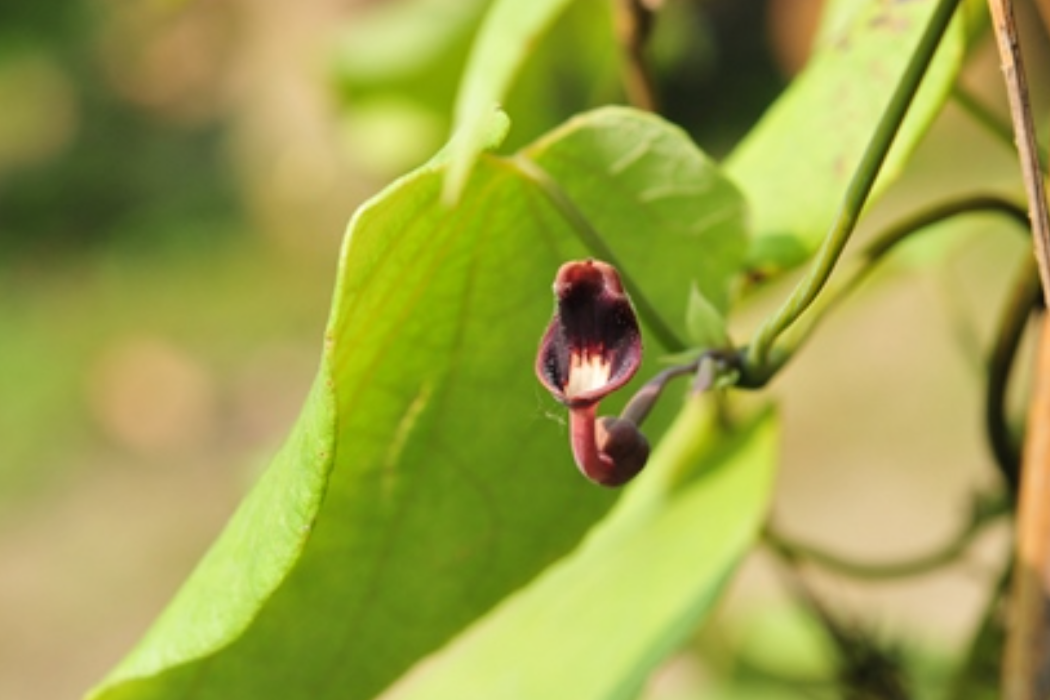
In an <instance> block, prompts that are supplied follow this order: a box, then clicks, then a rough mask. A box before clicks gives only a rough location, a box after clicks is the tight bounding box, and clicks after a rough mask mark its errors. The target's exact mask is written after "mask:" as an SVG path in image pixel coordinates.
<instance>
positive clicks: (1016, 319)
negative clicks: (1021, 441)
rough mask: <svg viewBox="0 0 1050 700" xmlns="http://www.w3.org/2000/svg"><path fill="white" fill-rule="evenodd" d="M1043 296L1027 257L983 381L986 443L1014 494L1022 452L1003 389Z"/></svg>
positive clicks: (1035, 268) (1033, 265)
mask: <svg viewBox="0 0 1050 700" xmlns="http://www.w3.org/2000/svg"><path fill="white" fill-rule="evenodd" d="M1042 298H1043V290H1042V287H1041V286H1040V283H1039V266H1038V265H1037V264H1036V262H1035V258H1032V257H1028V258H1026V260H1025V264H1024V267H1023V269H1022V270H1021V272H1020V274H1019V275H1018V278H1017V281H1016V282H1015V283H1014V288H1013V289H1012V290H1011V292H1010V297H1009V299H1007V302H1006V309H1005V310H1004V312H1003V313H1002V314H1001V316H1000V318H1001V320H1000V322H999V328H998V331H997V332H996V336H995V344H994V345H993V346H992V351H991V353H990V354H989V356H988V365H987V371H988V380H987V381H988V383H987V384H986V385H985V401H984V424H985V431H986V432H987V434H988V444H989V445H990V446H991V449H992V454H993V455H994V456H995V461H996V463H997V464H998V465H999V471H1000V472H1001V473H1002V475H1003V480H1004V481H1005V482H1006V486H1007V488H1008V489H1009V491H1010V494H1011V495H1012V496H1014V497H1016V495H1017V493H1018V489H1019V488H1020V481H1021V454H1020V449H1019V447H1018V443H1017V439H1016V438H1015V436H1014V435H1013V434H1012V433H1011V430H1010V425H1009V422H1008V421H1007V418H1006V391H1007V388H1008V387H1009V380H1010V374H1011V371H1012V369H1013V365H1014V360H1015V358H1016V357H1017V349H1018V347H1019V346H1020V344H1021V337H1022V336H1023V335H1024V330H1025V327H1026V326H1027V325H1028V319H1029V318H1030V317H1031V315H1032V311H1033V310H1034V309H1036V308H1038V306H1039V304H1040V302H1041V301H1042Z"/></svg>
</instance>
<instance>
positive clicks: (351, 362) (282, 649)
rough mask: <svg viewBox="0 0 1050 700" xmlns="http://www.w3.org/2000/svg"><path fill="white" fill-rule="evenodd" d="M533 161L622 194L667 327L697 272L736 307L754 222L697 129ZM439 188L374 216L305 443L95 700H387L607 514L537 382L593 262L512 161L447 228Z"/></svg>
mask: <svg viewBox="0 0 1050 700" xmlns="http://www.w3.org/2000/svg"><path fill="white" fill-rule="evenodd" d="M640 144H642V146H640ZM529 155H531V156H533V157H535V158H537V160H538V161H540V162H541V163H542V164H543V165H544V167H547V168H548V169H549V170H550V171H551V172H556V173H557V176H558V179H559V182H560V183H561V184H562V185H563V186H564V187H565V189H566V190H567V191H570V192H572V193H573V196H574V197H576V198H578V199H577V202H576V203H577V205H578V206H579V207H580V208H581V209H583V210H584V211H587V212H588V213H590V212H600V210H601V208H602V206H603V203H606V202H607V201H608V192H609V191H612V189H613V188H615V189H616V191H618V192H619V194H620V195H622V199H623V201H621V202H618V203H617V211H618V212H619V213H620V214H621V215H622V217H623V221H617V222H609V226H608V228H607V229H606V228H602V232H603V234H605V235H606V236H607V238H608V242H609V244H610V245H611V246H612V247H613V248H614V249H615V250H617V251H619V250H621V249H622V250H624V251H627V252H629V253H630V255H629V256H626V257H625V259H626V260H627V265H628V268H629V269H630V270H632V271H637V273H638V275H639V276H641V274H643V273H645V274H651V273H652V271H662V270H678V271H681V272H677V273H676V274H674V275H672V274H666V277H667V278H668V280H672V281H673V283H672V281H668V280H661V282H662V283H661V284H659V285H655V286H654V288H653V291H652V293H651V296H652V298H653V300H654V302H655V303H657V304H658V305H659V306H661V307H663V306H664V305H667V306H668V307H670V308H684V304H685V300H684V295H685V294H686V293H687V291H688V284H689V281H688V280H689V278H690V277H691V276H692V275H691V274H690V273H689V272H688V271H683V270H685V269H686V268H687V267H688V266H687V265H685V264H683V261H684V260H696V261H697V269H698V270H706V271H710V272H713V279H714V280H721V281H722V282H721V283H719V282H710V281H709V282H707V284H708V285H710V286H711V288H712V289H713V290H716V291H717V297H718V298H721V299H725V298H726V297H727V291H726V290H725V289H724V288H722V289H716V288H717V287H718V286H719V284H721V285H722V286H723V287H724V286H725V285H726V284H728V282H727V281H728V279H729V277H730V276H731V275H732V274H733V273H734V272H735V269H736V267H737V266H738V265H739V264H740V261H741V256H742V254H743V250H744V247H745V243H744V240H743V223H742V220H741V214H742V203H741V200H740V197H739V195H738V194H737V193H736V191H735V190H734V189H733V187H732V186H731V185H729V184H728V183H726V182H725V181H723V180H722V179H721V178H720V177H719V176H718V175H717V173H716V172H715V170H714V166H713V165H712V164H711V163H710V161H709V160H707V159H706V158H705V157H703V156H702V154H700V153H699V151H697V150H696V149H695V148H694V147H693V146H692V145H691V144H690V142H689V141H688V139H687V138H686V137H685V136H684V135H683V134H682V133H681V132H680V131H679V130H677V129H675V128H673V127H670V126H669V125H667V124H666V123H664V122H662V121H661V120H659V119H657V118H655V117H652V116H648V115H641V114H638V113H636V112H633V111H632V110H627V109H611V110H600V111H598V112H595V113H593V114H591V115H589V116H585V117H581V118H579V119H578V120H574V122H573V124H572V125H571V126H570V127H567V128H566V129H565V130H564V131H563V132H561V133H560V135H559V134H556V135H553V136H552V137H551V138H549V139H546V140H544V141H543V142H541V143H540V144H538V145H537V146H535V147H534V148H532V149H530V150H529ZM625 163H626V164H627V166H626V167H622V168H619V169H617V168H616V167H614V166H616V165H617V164H625ZM657 163H661V164H662V165H660V168H661V170H660V171H659V172H658V173H655V175H659V176H660V177H661V178H662V180H661V181H662V182H663V184H664V187H665V188H666V189H660V190H658V191H655V192H654V191H651V188H652V187H653V182H652V180H651V179H650V178H651V177H653V176H654V172H653V169H654V168H656V167H657ZM444 174H445V173H444V166H442V165H430V166H427V167H424V168H422V169H420V170H418V171H416V172H414V173H412V174H410V175H408V176H406V177H405V178H403V179H402V180H400V181H399V182H397V183H395V184H394V185H392V186H391V187H390V188H388V189H387V190H386V191H385V192H383V193H382V194H381V195H379V196H378V197H376V198H375V199H373V200H372V201H371V202H370V203H368V204H367V205H366V206H365V207H363V208H362V209H361V210H360V211H359V212H358V213H357V215H355V217H354V220H353V221H352V222H351V225H350V230H349V232H348V237H347V242H346V245H345V248H344V254H343V257H342V260H341V265H340V269H339V275H338V282H337V289H336V294H335V301H334V307H333V311H332V316H331V320H330V323H329V328H328V332H327V337H326V345H325V353H324V360H323V364H322V371H321V373H320V375H319V379H318V383H317V388H316V389H315V391H314V393H313V394H312V395H311V398H310V399H309V401H308V405H307V408H306V410H305V411H304V415H303V418H302V419H301V421H300V427H299V428H298V429H297V431H296V432H295V433H293V436H292V438H291V439H290V440H289V444H288V445H287V446H286V448H285V450H284V451H283V452H282V456H281V457H279V459H278V461H277V463H276V466H275V467H274V468H273V469H272V470H271V471H270V472H268V473H267V475H266V476H265V477H264V479H263V481H262V482H261V483H260V485H259V487H258V488H257V489H256V491H255V492H253V494H252V496H251V497H250V498H249V499H248V501H246V503H245V505H244V507H242V509H241V510H240V511H239V512H238V514H237V516H236V517H235V518H234V521H233V523H232V524H231V526H230V530H228V531H227V533H226V534H224V535H223V537H222V538H221V539H220V540H219V542H218V544H217V545H216V547H215V549H214V550H213V551H212V552H211V553H210V554H209V555H208V557H207V558H206V559H205V560H204V561H203V562H202V565H201V567H200V569H198V571H197V572H196V573H195V574H194V576H193V577H192V578H191V579H190V581H189V583H188V584H187V586H186V587H185V588H184V589H183V591H182V592H181V593H180V594H179V596H178V597H177V599H176V600H175V602H174V603H173V605H172V607H171V608H170V609H169V610H168V611H167V613H166V614H165V615H164V616H163V617H162V618H161V620H160V621H159V622H158V624H157V626H156V627H155V628H154V630H153V631H152V632H151V633H150V634H149V635H148V636H147V637H146V638H145V639H144V640H143V642H142V644H141V645H140V646H139V648H138V649H136V650H135V651H134V652H133V653H132V654H131V655H130V656H129V657H128V658H127V659H126V660H125V662H124V663H123V664H122V665H121V666H119V667H118V668H117V669H116V671H115V672H114V673H113V675H112V676H111V677H110V678H109V679H108V680H107V681H106V682H105V683H104V684H103V685H102V686H101V687H100V688H99V689H98V691H97V692H96V694H95V697H98V698H105V699H106V700H113V699H115V698H182V697H185V694H186V693H188V692H191V689H192V693H193V696H194V697H195V698H197V699H199V700H203V699H207V698H222V699H223V700H229V699H231V698H242V697H243V698H258V697H266V696H273V695H274V694H278V695H279V696H280V697H282V698H288V699H294V698H310V699H311V700H316V699H323V698H335V697H338V698H368V697H372V696H374V695H375V694H376V693H377V692H379V691H380V690H382V689H383V688H384V687H385V686H387V685H388V684H389V683H390V682H392V681H393V680H394V679H395V678H396V677H397V676H398V675H400V674H401V673H402V672H403V671H404V670H405V669H406V668H408V667H409V666H411V665H412V664H413V663H414V662H415V661H416V660H417V659H418V658H420V657H421V656H422V655H424V654H426V653H429V652H431V651H433V650H434V649H435V648H437V647H438V646H440V645H441V644H442V643H444V642H445V641H447V640H448V639H449V638H451V637H453V636H454V635H455V634H457V633H458V632H459V631H460V630H462V629H463V628H464V627H465V626H466V625H468V624H469V623H470V622H472V621H473V620H475V619H476V618H477V617H479V616H481V615H483V614H485V613H486V612H487V611H488V610H489V609H490V608H491V607H492V606H493V605H495V604H496V602H497V601H499V600H500V599H501V598H503V597H504V596H505V595H506V594H507V593H508V592H510V591H512V590H515V589H517V588H519V587H520V586H522V585H523V584H525V583H526V582H527V581H528V580H529V579H530V578H531V577H533V576H534V575H535V574H536V573H537V572H538V571H540V570H542V569H543V568H544V567H546V566H548V565H549V564H550V563H552V562H553V561H555V560H556V559H557V558H558V557H560V556H562V555H563V554H565V553H566V552H567V551H568V550H569V549H571V548H572V547H573V546H574V545H575V544H576V543H577V542H578V540H579V538H580V537H581V535H582V534H583V532H584V531H585V530H586V529H587V527H588V526H589V525H590V524H591V523H593V522H594V521H595V520H596V519H597V518H599V517H600V516H601V515H602V514H603V513H604V512H605V511H606V510H607V509H608V508H609V507H610V506H611V505H612V503H613V500H614V498H615V492H610V491H605V490H602V489H597V488H594V487H593V486H591V485H590V484H589V483H588V482H586V481H585V480H584V479H583V478H581V477H580V476H579V475H578V474H577V473H576V470H575V468H574V467H573V466H572V460H571V456H570V453H569V449H568V445H567V437H566V434H565V429H564V427H563V424H561V425H560V424H559V420H560V418H559V417H560V415H561V412H560V411H558V413H554V414H551V413H550V411H551V410H553V402H552V401H551V400H550V399H549V398H548V397H545V396H542V395H541V391H542V390H541V389H540V388H539V385H538V383H537V382H536V380H535V378H534V377H533V376H532V363H533V359H534V353H535V350H536V344H537V342H538V339H539V335H540V333H541V332H542V329H543V327H544V326H545V324H546V322H547V320H548V319H549V317H550V310H551V305H552V301H551V296H550V284H551V279H552V277H553V274H554V271H555V270H556V269H557V267H558V265H559V264H560V263H561V262H563V261H564V260H566V259H571V258H579V257H582V256H585V255H586V254H587V251H586V250H584V249H583V248H582V246H581V245H580V243H579V242H578V241H577V240H576V239H575V237H574V235H573V233H572V231H571V229H570V228H569V226H568V225H567V224H566V223H565V221H564V220H563V219H562V218H561V217H560V216H559V215H558V214H557V213H556V212H555V211H554V210H553V209H552V207H551V205H550V204H549V202H548V201H547V199H546V198H545V197H544V196H543V195H542V194H541V193H540V192H539V191H538V190H537V189H536V187H535V185H533V184H532V183H531V181H528V180H525V179H523V178H522V177H521V173H520V171H519V170H518V169H516V168H515V167H514V166H513V161H512V160H505V159H501V158H498V157H495V156H486V157H483V158H482V159H481V160H480V161H479V163H478V167H477V168H476V170H475V172H474V174H473V175H472V177H471V179H470V181H469V182H468V184H467V188H466V189H465V190H464V195H463V198H462V199H461V201H460V204H459V205H458V206H457V207H456V208H452V209H450V208H448V207H446V206H445V205H444V204H443V203H442V201H441V188H442V181H443V177H444ZM697 178H699V180H700V181H701V182H705V183H707V187H706V188H705V189H703V190H696V189H695V182H696V179H697ZM580 182H585V183H586V185H579V183H580ZM602 183H605V186H604V187H603V186H602ZM665 192H669V193H671V194H670V195H669V196H663V195H664V193H665ZM687 193H691V195H690V196H687ZM697 207H699V208H700V209H702V210H704V211H725V212H726V214H725V215H724V216H721V217H718V218H717V219H716V220H717V222H718V223H717V230H718V231H719V235H720V236H725V237H727V238H730V239H732V240H733V241H734V242H733V243H731V244H730V243H726V244H722V245H717V246H716V245H714V244H713V242H712V241H711V240H709V236H708V234H707V232H706V231H705V229H703V228H702V227H700V226H698V225H697V224H696V216H695V210H696V208H697ZM683 221H686V222H693V223H692V224H690V225H687V226H684V227H683V224H682V222H683ZM730 221H734V222H735V223H734V224H732V225H730V224H729V222H730ZM596 223H601V222H596ZM643 225H644V226H643ZM633 238H637V239H641V242H639V241H636V240H632V239H633ZM645 241H648V242H649V244H646V243H645ZM657 242H660V244H659V245H656V243H657ZM664 243H666V245H664ZM712 256H713V257H712ZM646 292H647V293H649V290H648V288H647V289H646ZM678 296H681V297H683V298H681V299H679V298H677V297H678ZM679 317H680V316H679ZM652 362H653V360H652V359H650V363H652ZM552 415H553V416H555V418H554V419H553V420H552V419H551V416H552ZM275 474H276V476H275ZM231 533H232V534H231ZM238 533H240V534H238ZM270 533H278V534H279V535H280V536H279V537H277V538H276V539H275V540H273V541H271V535H270ZM252 536H254V539H252V540H251V541H252V542H253V543H254V544H253V545H252V546H245V544H244V541H245V540H246V539H250V538H251V537H252ZM227 582H228V584H229V585H226V584H227ZM278 584H279V585H278ZM275 587H276V588H275Z"/></svg>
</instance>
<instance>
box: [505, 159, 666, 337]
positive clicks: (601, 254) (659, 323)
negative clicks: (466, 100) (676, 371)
mask: <svg viewBox="0 0 1050 700" xmlns="http://www.w3.org/2000/svg"><path fill="white" fill-rule="evenodd" d="M504 162H506V163H507V164H508V165H509V166H510V167H511V168H513V169H514V171H515V172H517V173H518V174H520V175H521V176H522V177H524V178H525V179H526V180H527V181H529V182H531V183H532V184H533V185H535V186H536V188H537V189H538V190H539V191H540V192H541V193H542V194H543V196H544V197H546V198H547V201H549V202H550V203H551V204H552V205H554V208H555V209H557V210H558V213H559V214H561V215H562V217H563V218H564V219H565V221H567V222H568V224H569V225H570V226H571V227H572V230H573V231H574V232H575V233H576V236H577V237H578V238H579V239H580V242H582V243H583V245H584V246H585V247H586V248H587V249H588V250H589V251H591V253H593V254H594V255H595V256H596V257H598V258H600V259H602V260H604V261H605V262H607V263H609V264H610V265H612V266H613V267H615V268H616V269H617V270H619V272H620V278H621V279H622V280H623V283H624V285H625V286H626V287H627V291H628V292H629V293H630V295H631V301H633V302H634V306H635V308H636V309H637V310H638V315H639V316H641V317H642V320H643V321H644V322H645V324H646V325H647V326H648V327H649V330H650V331H652V334H653V335H654V336H656V339H657V341H659V343H660V344H661V345H662V346H663V347H664V349H665V350H667V351H668V352H671V353H675V352H682V351H683V350H685V349H686V347H687V346H686V344H685V342H684V341H683V340H682V339H681V338H679V337H678V335H677V334H676V333H675V332H674V331H673V330H672V329H671V326H670V325H669V324H668V323H667V322H666V321H664V319H663V318H662V317H661V316H660V313H659V312H658V311H657V310H656V307H655V306H654V305H653V304H652V303H651V302H650V301H649V299H648V298H646V296H645V294H643V293H642V288H641V287H640V286H639V285H637V284H635V281H634V279H633V278H632V277H631V276H630V273H629V272H627V268H626V267H624V266H623V264H621V263H620V261H619V260H617V258H616V254H615V253H613V251H612V248H610V247H609V245H608V244H607V243H606V242H605V239H604V238H602V235H601V234H600V233H598V231H597V230H596V229H595V228H594V226H593V225H592V224H591V222H590V221H589V220H588V219H587V217H586V216H585V215H584V213H583V212H582V211H580V209H579V207H577V206H576V203H575V202H573V201H572V199H571V198H570V197H569V195H568V194H567V193H566V192H565V190H563V189H562V188H561V187H560V186H559V185H558V183H557V182H556V181H555V180H554V178H552V177H551V176H550V175H548V174H547V172H546V171H545V170H544V169H543V168H541V167H540V166H539V165H537V164H536V163H535V162H534V161H532V160H529V159H528V158H526V157H525V156H523V155H520V154H519V155H515V156H511V157H509V158H506V159H504Z"/></svg>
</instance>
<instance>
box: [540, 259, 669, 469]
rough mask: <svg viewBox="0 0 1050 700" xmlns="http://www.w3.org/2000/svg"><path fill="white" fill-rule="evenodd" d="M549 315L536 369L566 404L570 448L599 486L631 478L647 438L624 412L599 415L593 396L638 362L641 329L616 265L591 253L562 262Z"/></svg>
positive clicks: (641, 462) (626, 376)
mask: <svg viewBox="0 0 1050 700" xmlns="http://www.w3.org/2000/svg"><path fill="white" fill-rule="evenodd" d="M554 295H555V297H556V300H557V307H556V309H555V313H554V318H553V319H551V322H550V325H549V326H548V327H547V331H546V333H544V335H543V339H542V341H541V342H540V348H539V353H538V354H537V356H536V376H537V377H538V378H539V380H540V382H541V383H542V384H543V385H544V386H545V387H546V388H547V390H548V391H550V392H551V394H552V395H553V396H554V398H555V399H557V400H558V401H560V402H561V403H563V404H565V406H567V407H568V409H569V432H570V436H571V441H572V453H573V457H574V458H575V459H576V464H577V466H578V467H579V468H580V471H581V472H582V473H583V475H584V476H586V477H587V478H588V479H590V480H591V481H593V482H595V483H597V484H600V485H602V486H621V485H623V484H625V483H627V482H628V481H630V480H631V479H632V478H633V477H634V476H635V475H636V474H637V473H638V472H639V471H641V469H642V467H644V466H645V463H646V461H647V460H648V459H649V443H648V441H647V440H646V439H645V436H644V435H642V433H641V432H639V430H638V426H637V425H636V424H635V422H634V421H632V420H630V419H628V418H614V417H608V416H607V417H603V418H601V419H597V411H598V403H599V402H600V401H601V400H602V399H603V398H604V397H605V396H606V395H608V394H610V393H611V392H613V391H615V390H617V389H619V388H620V387H621V386H623V385H624V384H626V383H627V382H628V381H630V379H631V377H633V376H634V374H635V372H637V371H638V368H639V367H640V366H641V364H642V335H641V331H640V330H639V328H638V320H637V318H636V317H635V314H634V309H633V308H632V307H631V302H630V299H628V297H627V294H626V292H624V289H623V285H622V283H621V282H620V276H619V274H618V273H617V272H616V269H615V268H614V267H612V266H611V265H609V264H607V263H603V262H600V261H598V260H593V259H588V260H583V261H579V262H569V263H566V264H564V265H562V266H561V268H560V269H559V270H558V274H557V276H556V277H555V279H554Z"/></svg>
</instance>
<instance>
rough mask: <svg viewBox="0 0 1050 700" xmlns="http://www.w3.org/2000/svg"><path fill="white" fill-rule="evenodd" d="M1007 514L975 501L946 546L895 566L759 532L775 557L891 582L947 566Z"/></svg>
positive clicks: (1003, 505) (1000, 503) (1001, 505)
mask: <svg viewBox="0 0 1050 700" xmlns="http://www.w3.org/2000/svg"><path fill="white" fill-rule="evenodd" d="M1009 512H1010V507H1009V504H1008V502H1007V501H1006V500H1005V499H1001V500H997V501H990V500H987V499H983V500H982V499H979V500H978V501H977V502H976V503H975V506H974V508H973V510H972V511H971V514H970V517H969V518H968V519H967V521H966V523H964V524H963V526H962V527H961V528H960V529H959V531H958V532H957V533H956V534H955V535H954V536H953V537H951V539H950V540H949V541H948V543H947V544H946V545H944V546H941V547H939V548H937V549H935V550H934V551H932V552H929V553H927V554H922V555H919V556H916V557H912V558H910V559H905V560H901V561H895V562H880V563H877V562H858V561H851V560H849V559H844V558H842V557H840V556H838V555H835V554H831V553H830V552H826V551H824V550H821V549H818V548H816V547H813V546H812V545H808V544H803V543H801V542H797V541H795V540H792V539H790V538H788V537H785V536H784V535H783V534H781V533H779V532H777V531H776V530H775V529H773V528H772V527H770V526H767V527H766V530H765V531H764V532H763V542H764V543H765V544H767V545H769V546H770V547H771V548H772V549H773V550H774V551H776V552H777V553H779V554H781V555H782V556H787V557H788V558H790V559H792V560H794V561H806V562H810V563H813V564H816V565H818V566H820V567H821V568H824V569H827V570H829V571H833V572H835V573H839V574H843V575H846V576H851V577H854V578H858V579H864V580H866V581H883V580H892V579H898V578H905V577H909V576H918V575H921V574H926V573H929V572H931V571H934V570H936V569H939V568H941V567H943V566H945V565H947V564H951V563H952V562H954V561H956V560H957V559H958V558H959V557H960V556H962V555H963V554H964V553H965V552H966V551H967V550H968V549H969V548H970V545H971V544H973V541H974V540H975V539H976V537H977V535H979V534H980V533H981V531H982V530H983V529H984V526H985V525H987V524H988V523H989V522H991V521H992V520H994V519H996V518H998V517H1000V516H1003V515H1006V514H1007V513H1009Z"/></svg>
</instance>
